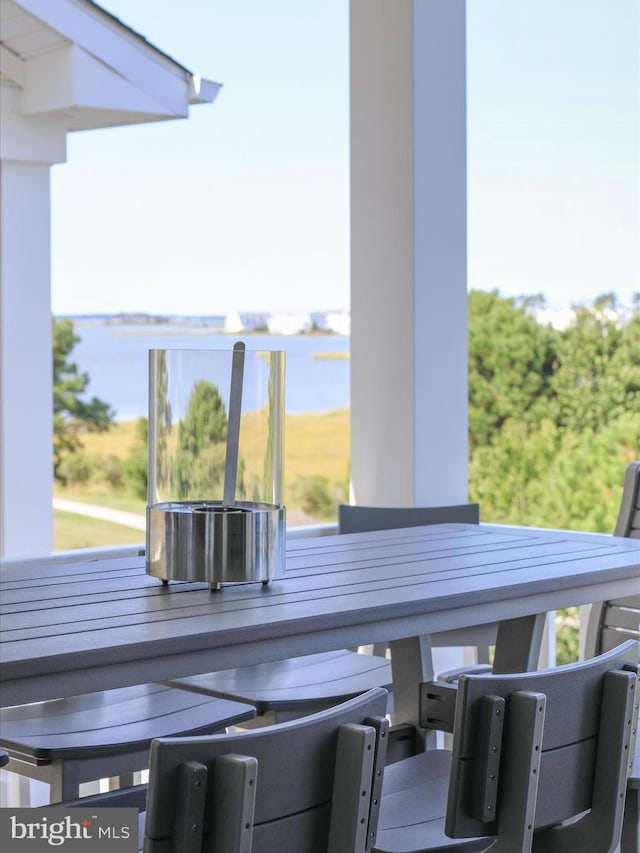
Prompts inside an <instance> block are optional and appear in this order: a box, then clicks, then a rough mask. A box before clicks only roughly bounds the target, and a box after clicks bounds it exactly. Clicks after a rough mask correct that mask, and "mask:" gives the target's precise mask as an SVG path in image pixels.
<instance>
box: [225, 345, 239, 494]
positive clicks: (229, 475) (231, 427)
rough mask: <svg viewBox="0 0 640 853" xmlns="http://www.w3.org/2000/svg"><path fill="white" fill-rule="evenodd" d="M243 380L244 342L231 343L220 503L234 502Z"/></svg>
mask: <svg viewBox="0 0 640 853" xmlns="http://www.w3.org/2000/svg"><path fill="white" fill-rule="evenodd" d="M243 380H244V343H243V342H242V341H237V342H236V343H235V344H234V345H233V357H232V360H231V391H230V392H229V417H228V419H227V450H226V457H225V463H224V491H223V495H222V503H223V505H224V506H232V505H233V504H234V503H235V502H236V480H237V478H238V445H239V444H240V413H241V411H242V382H243Z"/></svg>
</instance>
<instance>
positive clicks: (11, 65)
mask: <svg viewBox="0 0 640 853" xmlns="http://www.w3.org/2000/svg"><path fill="white" fill-rule="evenodd" d="M24 67H25V63H24V61H23V60H22V59H20V57H19V56H16V55H15V53H12V52H11V51H10V50H7V48H6V47H5V46H4V45H3V44H0V68H2V74H3V75H4V77H7V78H9V79H10V80H11V81H12V82H13V83H15V84H16V86H24Z"/></svg>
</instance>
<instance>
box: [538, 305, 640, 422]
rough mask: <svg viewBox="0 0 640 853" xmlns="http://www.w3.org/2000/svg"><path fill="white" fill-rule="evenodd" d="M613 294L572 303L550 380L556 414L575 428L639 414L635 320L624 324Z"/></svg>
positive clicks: (639, 347) (639, 325)
mask: <svg viewBox="0 0 640 853" xmlns="http://www.w3.org/2000/svg"><path fill="white" fill-rule="evenodd" d="M617 309H618V305H617V302H616V297H615V295H614V294H613V293H607V294H604V295H602V296H600V297H599V298H598V299H596V300H595V302H594V305H593V307H592V308H586V307H584V306H577V307H574V320H573V322H572V323H571V325H570V326H569V327H568V328H567V329H565V330H564V331H563V332H562V334H561V338H560V343H559V347H558V362H559V363H558V368H557V370H556V371H555V373H554V375H553V378H552V380H551V386H552V388H553V391H554V397H555V407H556V418H557V421H558V424H559V425H560V426H561V427H566V428H568V429H570V430H574V431H576V432H582V431H583V430H586V429H592V430H597V429H601V428H602V427H604V426H606V425H607V424H608V423H610V422H611V421H612V420H614V419H615V418H617V417H619V416H620V415H622V414H624V413H625V412H629V411H635V412H637V413H638V414H640V337H639V333H640V320H639V319H638V317H637V316H636V317H634V318H633V319H632V321H631V323H629V325H628V326H627V327H626V328H625V327H624V326H622V325H621V323H620V320H619V316H618V310H617Z"/></svg>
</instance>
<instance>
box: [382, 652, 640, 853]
mask: <svg viewBox="0 0 640 853" xmlns="http://www.w3.org/2000/svg"><path fill="white" fill-rule="evenodd" d="M639 648H640V647H639V645H638V643H636V642H633V641H629V642H627V643H625V644H624V645H622V646H618V647H617V649H615V650H613V651H610V652H607V653H606V654H604V655H602V656H600V657H597V658H592V659H591V660H588V661H583V662H580V663H576V664H570V665H568V666H565V667H557V668H555V669H550V670H546V671H541V672H532V673H519V674H512V675H462V676H461V677H460V680H459V684H458V687H457V688H456V687H453V686H452V685H448V684H442V683H439V682H432V683H429V684H424V685H421V723H422V724H423V725H426V726H432V727H435V728H441V727H443V728H445V729H452V730H453V738H454V747H453V753H452V754H451V753H448V752H447V751H443V750H438V751H433V752H424V753H421V754H419V755H416V756H414V757H412V758H409V759H405V760H403V761H400V762H398V763H395V764H392V765H390V766H388V767H387V768H386V769H385V777H384V783H383V791H382V802H381V807H380V816H379V821H378V833H377V837H376V841H375V844H374V847H373V851H374V853H434V851H440V853H442V851H448V852H449V853H454V851H463V850H485V849H487V850H488V849H491V851H492V853H519V852H520V851H522V853H524V851H535V853H577V852H578V851H580V853H612V851H613V850H615V849H616V847H617V845H618V844H619V842H620V837H621V828H622V817H623V808H624V792H625V787H626V782H627V776H628V773H629V764H630V757H629V756H630V755H631V754H632V750H633V740H634V737H635V731H636V728H637V714H638V697H637V692H638V689H639V687H638V672H639V671H640V666H639V665H638V661H639ZM452 715H453V718H452ZM487 836H488V837H487Z"/></svg>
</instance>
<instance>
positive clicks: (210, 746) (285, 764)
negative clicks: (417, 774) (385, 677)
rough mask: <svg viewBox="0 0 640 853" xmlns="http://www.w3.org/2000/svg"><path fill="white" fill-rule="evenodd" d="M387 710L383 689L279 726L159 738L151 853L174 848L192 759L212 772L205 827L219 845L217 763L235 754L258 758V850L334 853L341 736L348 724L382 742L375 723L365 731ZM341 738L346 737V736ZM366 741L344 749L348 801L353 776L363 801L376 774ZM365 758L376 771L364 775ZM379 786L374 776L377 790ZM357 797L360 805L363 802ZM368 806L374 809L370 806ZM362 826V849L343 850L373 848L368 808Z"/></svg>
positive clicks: (148, 838)
mask: <svg viewBox="0 0 640 853" xmlns="http://www.w3.org/2000/svg"><path fill="white" fill-rule="evenodd" d="M386 706H387V692H386V690H382V689H375V690H371V691H369V692H368V693H366V694H364V695H362V696H359V697H357V698H356V699H352V700H350V701H349V702H345V703H343V704H341V705H338V706H335V707H332V708H329V709H327V710H325V711H321V712H320V713H318V714H313V715H310V716H307V717H302V718H299V719H296V720H292V721H291V722H288V723H282V724H280V725H277V726H267V727H265V728H261V729H253V730H247V731H244V732H238V733H233V734H225V735H211V736H199V737H192V738H162V739H158V740H155V741H153V743H152V745H151V754H150V768H149V780H150V781H149V795H148V802H147V816H146V824H145V851H147V853H160V851H162V853H165V851H170V850H172V843H173V834H174V826H175V820H176V810H177V809H178V808H179V807H178V806H177V805H176V804H177V803H178V802H179V799H180V793H181V792H180V786H179V774H180V770H179V768H180V766H181V765H183V764H185V763H188V762H198V763H200V764H203V765H205V766H206V767H207V770H208V775H207V791H206V805H205V819H204V829H203V837H204V848H206V849H208V848H207V844H209V845H211V842H212V836H211V833H212V832H214V831H215V827H212V815H213V814H214V812H215V809H216V808H219V805H218V806H216V802H219V801H218V800H217V799H216V798H217V797H219V796H220V794H221V791H224V788H223V787H222V785H223V782H222V781H220V780H219V779H218V780H216V781H215V782H214V779H215V775H216V774H215V769H216V761H217V759H218V758H219V757H220V756H223V755H227V754H235V755H240V756H248V757H250V758H252V759H255V760H256V761H257V782H256V783H255V813H254V826H253V834H254V845H255V849H256V850H258V849H259V850H263V851H266V853H279V851H280V850H296V851H299V853H327V850H331V849H332V848H330V847H329V846H328V845H329V834H330V827H331V820H330V818H331V811H332V809H331V802H332V797H333V792H334V776H335V773H336V756H337V754H338V738H339V732H342V731H347V732H350V729H348V728H347V729H345V727H348V726H350V725H352V724H355V728H356V731H357V732H361V730H362V729H366V730H367V731H366V732H365V735H366V737H368V738H369V740H371V735H370V734H369V732H372V733H373V738H374V740H375V739H376V737H377V734H376V730H375V729H374V728H373V727H371V726H364V727H363V723H364V721H365V720H366V719H368V718H370V717H375V718H382V719H384V715H385V713H386ZM358 727H359V728H358ZM341 737H343V738H344V735H341ZM359 738H360V735H359V734H356V737H355V742H356V745H355V746H354V745H353V739H350V738H349V737H348V736H347V740H346V741H345V744H347V742H348V744H347V746H344V745H343V749H344V752H343V753H340V758H339V762H338V766H339V768H341V772H340V777H341V783H340V786H341V787H340V790H341V796H342V798H343V800H344V799H348V793H347V792H348V791H351V790H352V787H353V786H350V785H349V779H352V780H353V779H356V780H357V789H358V794H359V796H360V800H362V796H361V792H362V790H363V787H362V778H361V776H359V775H358V774H362V773H365V775H366V774H367V773H368V776H369V777H372V772H371V767H372V766H373V762H374V761H375V749H373V750H370V749H369V747H368V746H367V742H366V738H365V741H362V740H359ZM363 743H364V746H363V745H362V744H363ZM358 750H360V753H359V752H358ZM361 753H362V754H363V755H364V754H367V755H370V758H369V759H368V761H369V764H368V765H367V766H368V767H369V769H368V770H367V769H366V767H365V770H362V768H361V767H360V765H359V759H358V758H357V755H359V754H361ZM345 762H346V763H345ZM218 769H219V768H218ZM223 777H224V774H223ZM347 777H349V778H347ZM372 784H373V780H372V778H370V781H369V789H370V788H371V785H372ZM345 786H346V787H345ZM369 796H370V790H369ZM353 799H354V802H355V799H356V798H353ZM368 802H369V800H368V799H367V803H368ZM362 807H363V804H362V803H361V802H358V808H359V809H362ZM366 807H367V809H368V805H367V806H366ZM338 812H339V810H338V811H336V813H338ZM346 814H350V815H352V814H353V812H352V811H350V810H349V809H347V812H346ZM357 822H358V827H364V832H363V831H360V833H359V834H358V833H353V838H354V839H355V840H354V842H353V844H354V845H356V846H353V848H352V847H350V846H346V843H343V842H342V841H341V843H342V847H341V848H340V849H341V851H342V850H344V851H345V853H347V851H348V853H351V850H352V849H353V850H354V851H357V853H364V851H365V842H366V837H365V836H366V830H367V826H368V824H369V822H370V821H369V813H368V811H367V814H366V815H364V816H363V815H361V814H358V821H357ZM374 829H375V827H374ZM348 837H349V830H348V828H343V831H342V835H341V839H345V838H348ZM213 838H215V836H213ZM258 842H259V843H258ZM216 849H217V848H216ZM333 849H334V850H336V849H338V848H335V847H334V848H333Z"/></svg>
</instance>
